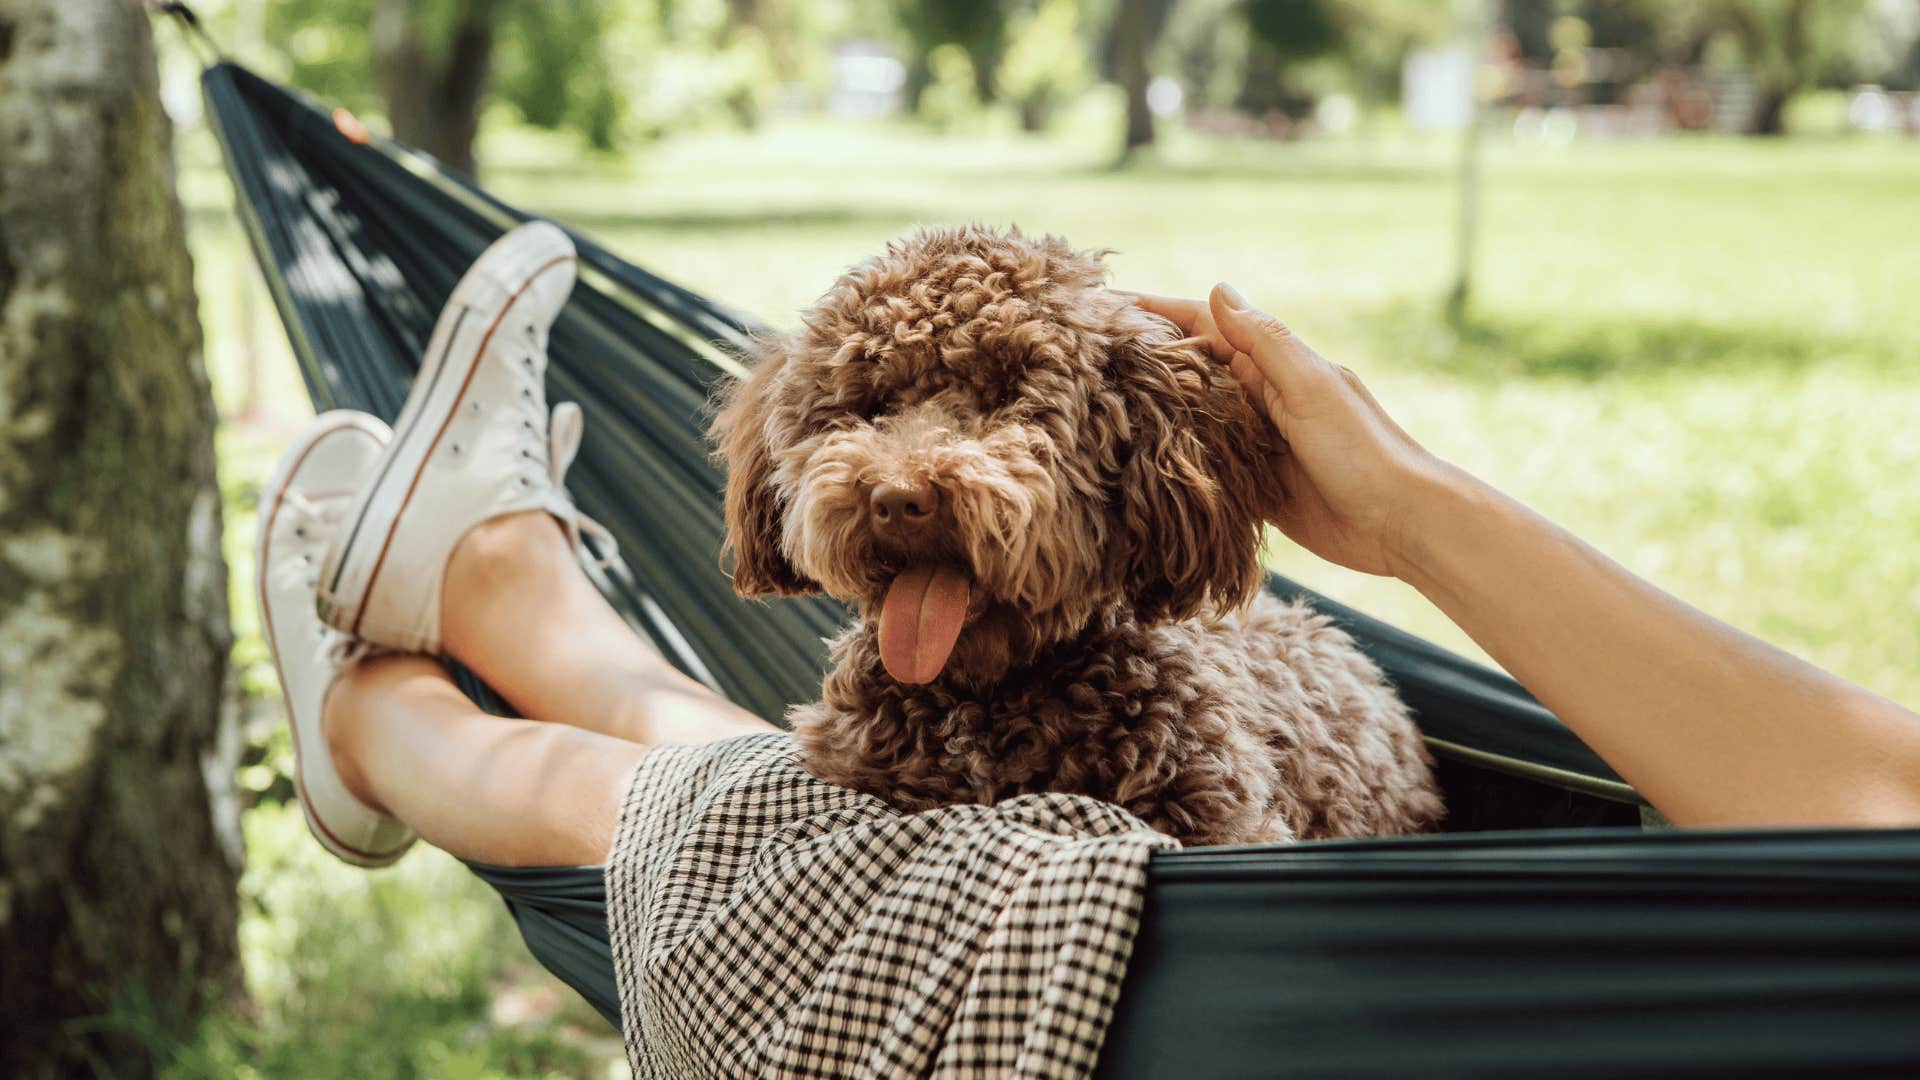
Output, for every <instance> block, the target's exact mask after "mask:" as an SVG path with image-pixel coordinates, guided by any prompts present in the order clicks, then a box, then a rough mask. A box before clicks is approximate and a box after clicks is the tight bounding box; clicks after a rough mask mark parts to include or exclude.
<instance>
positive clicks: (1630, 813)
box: [204, 63, 1920, 1076]
mask: <svg viewBox="0 0 1920 1080" xmlns="http://www.w3.org/2000/svg"><path fill="white" fill-rule="evenodd" d="M204 85H205V90H206V96H207V100H208V102H209V105H210V114H211V117H212V120H213V124H214V127H215V130H216V131H217V132H218V134H219V136H220V139H221V142H222V145H223V147H224V149H225V152H226V158H227V164H228V166H229V169H230V170H231V172H232V174H233V178H234V182H235V186H236V189H237V191H238V193H239V208H240V211H241V216H242V218H243V220H244V221H245V223H246V226H247V229H248V232H249V234H250V238H251V240H252V243H253V245H254V250H255V254H256V255H257V256H258V258H259V261H260V264H261V267H262V269H263V271H264V273H265V276H266V279H267V281H268V283H269V285H270V287H271V289H272V291H273V294H274V299H275V303H276V305H277V307H278V309H279V311H280V314H281V317H282V319H283V320H284V321H285V323H286V326H287V332H288V337H289V339H290V340H291V342H292V345H293V350H294V353H295V355H296V357H297V358H298V360H299V363H300V366H301V371H302V373H303V375H304V376H305V379H306V383H307V388H308V390H309V392H310V393H311V395H312V397H313V400H314V403H315V405H316V406H317V407H322V408H331V407H351V408H359V409H365V410H367V411H369V412H373V413H376V414H379V415H382V416H385V417H388V418H391V417H392V416H393V415H394V413H395V412H397V411H398V408H399V404H400V402H401V400H402V398H403V397H404V395H405V391H406V387H407V384H408V382H409V380H410V379H411V377H412V373H413V371H414V369H415V367H416V366H417V363H418V359H417V358H418V355H419V353H420V350H421V346H422V345H423V344H424V343H425V341H426V339H427V336H428V335H429V333H430V332H431V329H432V325H433V320H434V317H435V315H436V313H437V311H438V309H439V307H440V305H441V303H442V302H443V301H444V299H445V298H446V296H447V295H448V294H449V293H450V292H451V290H452V288H453V284H454V282H455V281H456V280H457V279H458V277H459V275H460V273H461V271H462V270H463V269H464V268H465V267H466V266H467V264H468V263H470V262H471V261H472V260H473V259H474V258H475V257H476V256H478V255H479V253H480V252H481V250H483V249H484V248H485V247H486V245H487V244H488V243H490V242H491V241H492V240H493V239H494V238H496V237H497V236H499V235H500V233H501V232H503V231H504V230H505V229H507V228H509V227H511V226H512V225H514V224H516V223H517V222H519V221H522V220H525V219H526V216H527V215H525V214H523V213H521V212H519V211H517V210H514V209H513V208H511V207H508V206H506V205H505V204H503V203H501V202H499V201H498V200H496V199H494V198H492V197H491V196H489V195H487V194H486V193H485V192H484V191H481V190H479V189H478V188H475V187H473V186H471V185H469V184H467V183H464V182H463V181H461V180H459V179H457V178H455V177H452V176H450V175H448V174H446V173H444V172H442V171H441V170H440V169H439V168H437V167H436V166H435V164H434V163H433V162H432V160H431V159H429V158H426V157H425V156H423V155H420V154H417V153H415V152H413V151H410V150H408V149H406V148H405V147H402V146H399V145H397V144H394V143H392V142H390V141H386V140H380V139H375V140H372V141H371V142H369V143H366V144H358V143H355V142H352V141H350V140H349V139H347V138H346V137H344V136H343V135H342V134H340V132H339V131H338V130H336V128H335V125H334V124H333V122H332V121H331V119H330V117H329V115H328V114H327V113H326V112H325V111H324V110H322V109H319V108H317V107H316V106H314V105H313V104H312V103H310V102H308V101H306V100H305V99H303V98H300V97H298V96H296V95H294V94H292V93H290V92H288V91H286V90H284V89H282V88H280V87H278V86H275V85H273V84H272V83H269V82H267V81H265V80H263V79H260V78H259V77H257V76H255V75H253V74H251V73H250V72H248V71H246V70H244V69H242V68H239V67H237V66H234V65H232V64H226V63H221V64H217V65H215V66H214V67H212V68H210V69H209V70H208V72H207V74H206V76H205V80H204ZM688 182H689V183H694V182H698V180H697V178H695V177H689V178H688ZM573 236H574V240H575V242H576V243H577V244H578V246H579V248H580V254H581V274H580V283H579V286H578V288H577V289H576V291H575V293H574V295H573V298H572V300H571V301H570V303H569V304H568V306H567V308H566V310H565V311H564V312H563V313H562V314H561V316H560V318H559V321H558V322H557V324H556V325H555V327H554V330H553V334H552V350H551V351H552V366H551V383H552V386H551V394H552V397H553V398H554V400H574V401H577V402H579V403H580V405H581V406H582V408H583V409H584V410H585V411H586V413H587V418H588V437H587V441H586V445H585V447H584V449H583V451H582V453H581V455H580V458H579V461H578V463H577V464H576V465H575V466H574V469H573V472H572V474H571V476H570V478H569V487H570V488H571V490H572V492H573V494H574V496H575V498H576V499H577V500H578V502H579V503H580V505H581V506H582V508H583V509H584V510H585V511H586V512H587V513H589V514H591V515H593V516H594V517H596V518H598V519H599V520H600V521H602V522H604V523H606V524H607V526H608V527H609V528H611V529H612V530H613V532H614V533H615V535H616V536H617V537H618V539H619V541H620V545H621V549H622V551H623V552H624V553H625V554H626V557H627V561H628V563H629V565H630V566H631V567H632V569H633V576H632V579H631V580H628V581H622V582H620V583H618V584H617V587H616V589H615V595H613V596H612V597H611V599H612V600H613V601H614V603H615V605H616V606H617V607H618V608H619V609H620V610H621V611H622V613H623V614H625V615H626V617H627V618H628V620H629V621H630V622H631V623H632V624H633V625H634V626H635V627H636V628H637V629H639V630H640V631H642V632H643V633H645V634H647V635H648V636H649V637H650V638H651V639H652V640H653V641H654V642H655V643H656V644H658V645H659V646H660V648H661V650H662V651H663V652H664V653H665V654H666V655H667V656H668V657H669V658H671V659H672V660H673V662H674V663H675V664H677V665H678V666H680V667H681V668H682V669H683V670H685V671H687V672H688V673H689V674H692V675H693V676H695V677H696V678H699V679H701V680H702V681H704V682H707V683H708V684H709V685H711V686H713V687H714V688H716V689H717V690H719V691H720V692H722V693H724V694H726V695H727V696H729V697H730V698H732V699H733V700H735V701H737V702H740V703H741V704H743V705H745V706H746V707H748V708H751V709H753V710H754V711H756V712H758V713H760V714H761V715H763V716H766V717H768V718H770V719H773V720H776V721H778V720H779V719H780V716H781V712H782V710H783V709H784V707H785V706H786V705H787V704H789V703H791V702H795V701H802V700H807V699H810V698H812V697H813V696H815V695H816V693H817V691H818V686H819V678H820V674H821V669H822V664H823V660H824V649H823V647H822V642H821V639H822V638H823V637H824V636H825V635H827V634H829V633H831V631H832V630H833V629H834V628H835V626H837V625H838V624H839V622H840V620H841V618H842V617H843V612H842V610H841V609H840V608H839V607H838V606H837V605H835V604H834V603H832V602H831V601H828V600H823V599H805V600H782V601H776V602H772V603H753V602H747V601H742V600H740V599H739V598H737V597H735V596H734V595H733V593H732V591H731V589H730V588H729V586H728V583H727V580H726V577H725V575H724V574H723V573H722V571H721V568H720V566H719V564H718V562H717V552H718V550H719V546H720V540H721V536H722V532H723V529H722V523H721V517H720V508H719V495H720V491H721V488H722V486H723V477H722V476H721V474H720V473H719V472H718V471H717V470H716V468H715V466H714V464H713V463H712V461H711V460H710V458H709V457H708V454H707V448H706V444H705V440H704V438H703V435H702V431H703V427H704V418H705V413H704V403H705V400H706V397H707V394H708V392H709V390H710V388H711V385H712V383H713V381H714V380H715V379H716V378H717V377H719V376H720V375H722V374H724V373H726V372H729V371H735V370H737V363H736V362H735V361H734V360H733V359H732V358H731V355H730V353H729V351H728V350H729V349H730V348H731V347H733V346H736V345H738V343H740V341H741V340H742V338H743V336H744V335H745V334H747V333H749V332H751V330H752V329H753V324H752V323H751V322H750V321H749V320H748V319H747V318H746V317H745V316H743V315H740V314H738V313H735V312H732V311H729V310H727V309H726V308H724V307H722V306H720V305H718V304H716V303H714V302H713V301H711V300H707V299H705V298H702V297H700V296H698V295H696V294H694V293H692V292H690V291H688V290H686V289H684V288H681V287H679V286H677V285H674V284H672V283H671V282H668V281H666V280H664V279H662V278H659V277H656V276H654V275H653V274H650V273H648V272H647V271H645V270H642V269H640V268H638V267H636V266H634V265H632V264H630V263H627V262H624V261H622V260H621V259H619V258H617V257H615V256H614V255H612V254H610V253H609V252H607V251H606V250H605V249H604V248H602V247H600V246H599V245H597V244H595V243H594V242H593V241H592V239H591V238H589V237H586V236H583V235H580V234H578V233H574V234H573ZM1271 588H1273V589H1274V590H1275V591H1276V592H1279V593H1282V594H1287V595H1299V596H1303V597H1305V598H1306V599H1307V600H1309V601H1310V602H1311V603H1313V604H1315V605H1316V606H1317V607H1319V608H1321V609H1322V610H1324V611H1327V612H1329V613H1331V614H1333V615H1334V616H1335V617H1336V618H1338V619H1339V620H1340V621H1341V622H1342V623H1343V624H1345V625H1346V627H1347V628H1348V629H1349V630H1350V631H1351V632H1352V633H1353V634H1354V636H1355V638H1356V639H1357V640H1358V641H1359V642H1360V643H1361V645H1362V646H1363V647H1364V648H1366V649H1367V650H1368V651H1369V653H1370V654H1371V655H1373V657H1374V658H1375V659H1376V660H1377V661H1378V662H1379V663H1380V664H1381V666H1382V667H1383V668H1384V669H1385V670H1386V671H1387V672H1388V673H1389V674H1390V675H1391V676H1392V678H1393V679H1394V681H1395V683H1396V685H1397V686H1398V687H1399V689H1400V691H1401V694H1402V696H1403V697H1405V698H1406V700H1407V701H1408V703H1409V704H1410V705H1411V706H1412V707H1413V709H1414V711H1415V713H1416V715H1417V718H1418V720H1419V723H1420V725H1421V729H1422V731H1423V733H1424V734H1425V736H1426V737H1427V740H1428V743H1429V745H1430V746H1432V747H1433V749H1434V751H1435V753H1436V754H1437V755H1438V757H1439V760H1440V770H1441V779H1442V783H1443V785H1444V787H1445V788H1446V794H1447V799H1448V805H1449V813H1450V818H1449V822H1448V828H1449V830H1451V834H1450V835H1441V836H1435V837H1426V838H1421V839H1417V840H1398V841H1356V842H1343V843H1319V844H1302V845H1297V846H1293V847H1288V848H1268V849H1212V850H1200V851H1186V852H1179V853H1171V854H1166V855H1161V856H1156V857H1155V860H1154V863H1153V865H1152V869H1151V873H1150V885H1149V895H1148V902H1147V906H1146V911H1145V915H1144V916H1143V923H1142V927H1141V936H1140V941H1139V944H1138V946H1137V948H1136V951H1135V956H1134V959H1133V964H1132V967H1131V969H1130V971H1129V975H1128V982H1127V988H1126V990H1125V992H1124V994H1123V997H1122V1001H1121V1003H1120V1005H1119V1009H1118V1012H1117V1015H1116V1017H1115V1020H1114V1024H1113V1028H1112V1030H1111V1032H1110V1034H1109V1037H1108V1044H1107V1052H1106V1056H1105V1062H1104V1064H1103V1066H1102V1069H1103V1072H1104V1073H1105V1074H1106V1075H1111V1076H1150V1075H1160V1076H1165V1075H1179V1076H1232V1075H1282V1074H1287V1075H1326V1074H1329V1073H1351V1074H1354V1075H1402V1074H1406V1073H1409V1072H1418V1073H1424V1074H1454V1075H1468V1074H1471V1075H1492V1074H1499V1073H1512V1074H1527V1075H1537V1074H1539V1073H1541V1072H1545V1071H1548V1070H1552V1071H1554V1072H1557V1073H1562V1074H1572V1073H1581V1072H1586V1073H1596V1074H1598V1073H1604V1074H1619V1073H1627V1072H1632V1073H1649V1072H1688V1071H1699V1070H1701V1069H1709V1068H1717V1069H1727V1070H1733V1071H1738V1072H1740V1073H1742V1074H1744V1075H1756V1074H1763V1073H1773V1074H1782V1075H1785V1074H1794V1073H1804V1072H1805V1071H1806V1069H1807V1068H1809V1067H1811V1066H1812V1065H1815V1064H1819V1063H1834V1064H1839V1063H1846V1064H1850V1065H1852V1066H1855V1067H1859V1068H1870V1069H1876V1070H1881V1071H1886V1072H1891V1073H1900V1072H1905V1073H1907V1074H1910V1075H1914V1074H1920V831H1900V832H1877V833H1874V832H1801V833H1768V832H1730V833H1711V834H1709V833H1673V832H1642V831H1640V829H1639V823H1640V806H1639V801H1638V799H1637V797H1636V796H1635V794H1634V793H1633V791H1632V790H1631V789H1630V788H1628V787H1627V786H1626V785H1625V784H1623V783H1622V782H1621V781H1620V779H1619V777H1618V776H1617V775H1615V774H1614V773H1613V772H1612V770H1610V769H1609V768H1608V767H1607V766H1606V765H1605V764H1604V763H1603V762H1602V761H1600V759H1599V758H1598V757H1597V756H1596V755H1594V753H1593V752H1592V751H1591V750H1589V749H1588V748H1587V747H1586V746H1585V745H1583V744H1582V743H1581V742H1580V741H1579V740H1578V739H1577V738H1575V737H1574V736H1573V735H1572V733H1571V732H1569V731H1568V730H1567V729H1566V728H1565V727H1564V726H1562V725H1561V724H1560V723H1559V722H1558V721H1557V720H1556V719H1555V718H1554V717H1553V716H1552V715H1551V714H1550V713H1548V712H1547V711H1546V710H1545V709H1543V708H1541V707H1540V705H1539V704H1538V703H1537V702H1535V701H1534V700H1533V699H1532V698H1531V697H1529V696H1528V695H1527V694H1526V693H1525V691H1523V690H1522V689H1521V688H1520V687H1519V686H1518V685H1517V684H1515V683H1514V682H1513V681H1512V680H1510V679H1507V678H1506V677H1504V676H1502V675H1500V674H1498V673H1496V672H1493V671H1489V670H1487V669H1485V668H1483V667H1481V666H1479V665H1476V664H1473V663H1471V662H1469V661H1467V660H1464V659H1462V658H1460V657H1458V656H1454V655H1452V654H1450V653H1448V652H1446V651H1445V650H1443V649H1440V648H1438V647H1436V646H1434V645H1431V644H1429V643H1427V642H1424V641H1422V640H1420V639H1418V638H1415V637H1413V636H1411V635H1408V634H1405V633H1403V632H1401V631H1399V630H1396V629H1394V628H1393V627H1390V626H1388V625H1386V624H1384V623H1381V622H1379V621H1377V620H1374V619H1370V618H1368V617H1366V616H1364V615H1361V614H1360V613H1358V612H1354V611H1351V610H1350V609H1347V608H1344V607H1342V606H1340V605H1338V604H1337V603H1334V602H1333V601H1331V600H1328V599H1327V598H1325V597H1321V596H1318V595H1316V594H1313V593H1311V592H1308V591H1307V590H1304V589H1302V588H1300V587H1299V586H1297V585H1294V584H1293V583H1291V582H1287V581H1285V580H1283V579H1280V578H1277V577H1276V578H1274V579H1273V581H1272V583H1271ZM465 682H466V685H467V687H468V689H469V691H470V692H471V693H473V694H474V695H475V696H476V698H478V699H480V700H482V701H488V702H491V701H492V699H491V696H490V695H488V694H487V693H486V691H485V688H484V687H483V686H481V685H480V684H479V683H478V682H477V680H473V679H471V678H470V677H469V678H466V679H465ZM492 704H493V705H495V706H496V707H497V704H498V703H497V702H492ZM1487 830H1529V831H1524V832H1490V831H1487ZM475 871H476V873H479V874H480V875H481V876H482V877H483V878H485V879H486V880H488V881H489V882H491V883H492V884H493V885H494V886H495V887H496V888H497V889H498V890H499V891H500V892H501V894H502V896H503V897H504V898H505V899H506V900H507V902H508V905H509V907H510V908H511V909H512V910H513V912H514V915H515V917H516V919H518V920H519V923H520V926H521V929H522V931H523V934H524V936H525V937H526V939H527V943H528V945H529V946H530V947H531V948H532V950H533V951H534V953H535V955H537V956H538V957H540V959H541V960H542V961H543V962H544V963H546V964H547V965H548V966H549V967H550V968H552V969H553V970H554V971H555V972H556V973H558V974H559V975H560V976H561V977H562V978H564V979H566V980H567V981H568V982H569V983H571V984H572V985H574V986H575V987H576V988H578V989H579V990H580V992H581V993H582V994H583V995H585V996H586V997H587V999H588V1000H590V1001H591V1002H593V1003H594V1004H595V1005H596V1006H597V1007H598V1008H599V1009H600V1010H601V1011H602V1012H603V1013H604V1014H606V1015H607V1016H608V1018H609V1019H610V1020H613V1021H614V1022H616V1023H617V1022H618V1008H617V1000H616V998H615V996H614V990H613V986H614V983H613V972H612V968H611V960H610V958H609V955H608V952H607V943H606V924H605V899H604V894H603V892H602V891H601V888H600V878H599V871H598V870H597V869H595V868H549V869H538V870H503V869H500V868H493V867H475Z"/></svg>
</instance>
